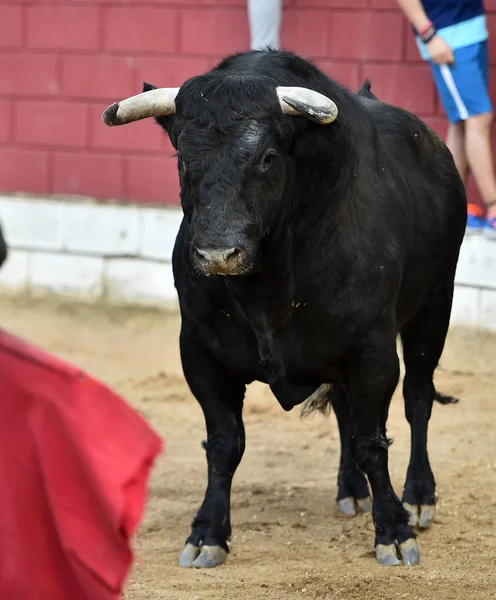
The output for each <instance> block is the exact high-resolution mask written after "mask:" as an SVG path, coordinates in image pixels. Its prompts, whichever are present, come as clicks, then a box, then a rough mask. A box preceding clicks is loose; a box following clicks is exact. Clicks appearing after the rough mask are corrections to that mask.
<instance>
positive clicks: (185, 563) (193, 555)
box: [179, 544, 201, 569]
mask: <svg viewBox="0 0 496 600" xmlns="http://www.w3.org/2000/svg"><path fill="white" fill-rule="evenodd" d="M200 550H201V548H198V547H197V546H193V544H186V546H184V550H183V551H182V553H181V556H180V557H179V566H180V567H181V568H183V569H190V568H191V567H192V566H193V563H194V562H195V560H196V559H197V558H198V556H199V554H200Z"/></svg>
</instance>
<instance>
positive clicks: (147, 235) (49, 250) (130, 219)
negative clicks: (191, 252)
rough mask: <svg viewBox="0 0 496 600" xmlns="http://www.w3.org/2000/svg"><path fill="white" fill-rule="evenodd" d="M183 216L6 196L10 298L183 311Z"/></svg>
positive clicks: (1, 284)
mask: <svg viewBox="0 0 496 600" xmlns="http://www.w3.org/2000/svg"><path fill="white" fill-rule="evenodd" d="M181 219H182V212H181V210H180V209H175V208H157V209H155V208H144V207H135V206H119V205H110V204H94V203H91V202H81V201H80V202H71V201H60V202H59V201H54V200H37V199H25V198H16V197H0V223H2V226H3V230H4V235H5V238H6V240H7V243H8V245H9V257H8V259H7V261H6V263H5V264H4V266H3V267H2V268H1V269H0V289H1V290H2V292H4V293H6V292H9V293H17V294H19V293H30V294H32V295H35V296H36V295H46V294H54V295H59V296H66V297H70V298H77V299H79V300H87V301H102V302H107V303H116V304H142V305H149V306H157V307H162V308H170V309H177V307H178V302H177V294H176V289H175V287H174V281H173V277H172V265H171V260H172V250H173V247H174V241H175V238H176V235H177V232H178V230H179V225H180V223H181Z"/></svg>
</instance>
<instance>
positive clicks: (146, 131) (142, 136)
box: [90, 104, 165, 152]
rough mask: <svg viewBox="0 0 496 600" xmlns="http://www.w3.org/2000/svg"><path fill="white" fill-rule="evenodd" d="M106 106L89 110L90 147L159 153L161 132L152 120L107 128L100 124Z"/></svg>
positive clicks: (162, 134)
mask: <svg viewBox="0 0 496 600" xmlns="http://www.w3.org/2000/svg"><path fill="white" fill-rule="evenodd" d="M105 108H106V106H105V105H104V104H102V105H101V106H100V107H96V106H95V107H92V108H91V110H90V146H91V147H92V148H106V149H114V150H134V151H136V150H137V151H140V152H143V151H145V152H146V151H148V152H160V150H162V138H163V136H164V135H165V134H164V133H163V130H162V129H161V127H159V125H157V123H156V122H155V120H154V119H143V120H142V121H137V122H136V123H128V124H127V125H122V126H121V127H108V126H107V125H105V124H104V123H103V122H102V112H103V111H104V110H105Z"/></svg>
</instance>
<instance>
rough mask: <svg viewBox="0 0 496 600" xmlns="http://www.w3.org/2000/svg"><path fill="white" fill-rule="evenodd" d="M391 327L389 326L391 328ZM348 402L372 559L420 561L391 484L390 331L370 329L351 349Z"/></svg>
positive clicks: (393, 360) (394, 360)
mask: <svg viewBox="0 0 496 600" xmlns="http://www.w3.org/2000/svg"><path fill="white" fill-rule="evenodd" d="M391 329H392V328H391ZM346 369H347V380H348V381H349V392H350V394H349V395H350V401H351V423H350V449H351V451H352V453H353V456H354V458H355V462H356V463H357V465H358V466H359V467H360V469H361V470H362V471H363V472H364V473H365V474H366V475H367V477H368V480H369V482H370V486H371V488H372V495H373V507H372V516H373V519H374V525H375V532H376V535H375V554H376V559H377V561H378V562H379V563H381V564H383V565H391V566H392V565H398V564H400V560H399V559H400V558H401V559H402V560H403V564H405V565H407V566H411V565H415V564H417V563H418V562H419V559H420V554H419V549H418V545H417V541H416V539H415V537H416V536H415V534H414V533H413V531H412V529H411V528H410V526H409V525H408V513H407V512H406V511H405V509H404V508H403V506H402V504H401V502H400V500H399V498H398V497H397V495H396V494H395V492H394V490H393V487H392V485H391V479H390V477H389V470H388V446H389V441H388V439H387V437H386V420H387V415H388V410H389V404H390V402H391V397H392V395H393V393H394V390H395V388H396V386H397V384H398V379H399V361H398V355H397V353H396V336H395V332H394V331H384V330H381V331H374V332H372V333H370V334H369V335H368V336H367V338H366V339H363V340H362V341H361V343H360V346H359V347H355V348H354V349H353V352H352V353H351V358H350V359H349V360H348V361H347V366H346Z"/></svg>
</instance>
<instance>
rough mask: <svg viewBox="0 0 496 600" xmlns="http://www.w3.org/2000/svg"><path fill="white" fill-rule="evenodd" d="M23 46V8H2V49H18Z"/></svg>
mask: <svg viewBox="0 0 496 600" xmlns="http://www.w3.org/2000/svg"><path fill="white" fill-rule="evenodd" d="M21 45H22V7H20V6H0V47H1V48H18V47H20V46H21Z"/></svg>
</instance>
